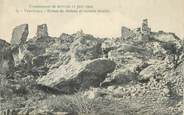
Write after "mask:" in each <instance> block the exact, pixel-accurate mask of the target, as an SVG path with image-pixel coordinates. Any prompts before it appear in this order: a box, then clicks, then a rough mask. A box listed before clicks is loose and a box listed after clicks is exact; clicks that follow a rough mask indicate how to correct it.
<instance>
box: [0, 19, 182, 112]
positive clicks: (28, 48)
mask: <svg viewBox="0 0 184 115" xmlns="http://www.w3.org/2000/svg"><path fill="white" fill-rule="evenodd" d="M28 33H29V29H28V24H22V25H19V26H17V27H15V28H14V29H13V33H12V39H11V44H10V43H7V42H6V41H4V40H1V39H0V103H1V108H0V114H2V115H18V114H21V115H23V114H28V115H32V114H41V115H42V114H43V115H45V114H49V115H54V114H59V115H60V114H62V115H64V114H71V115H75V114H76V115H78V114H97V115H98V114H110V115H111V114H126V115H130V114H132V115H144V114H146V115H155V114H160V115H182V111H183V87H184V72H183V67H184V42H183V40H182V39H180V38H179V37H177V36H176V35H175V34H174V33H166V32H164V31H159V32H152V31H151V28H150V27H149V25H148V20H147V19H144V20H143V22H142V25H141V27H138V28H135V29H129V28H127V27H124V26H123V27H122V28H121V36H120V37H118V38H95V37H94V36H92V35H89V34H85V33H84V32H83V31H82V30H81V31H78V32H77V33H74V34H66V33H63V34H61V36H59V37H51V36H49V35H48V28H47V25H46V24H42V25H38V27H37V33H36V37H34V38H31V39H29V40H27V36H28ZM77 95H78V96H77Z"/></svg>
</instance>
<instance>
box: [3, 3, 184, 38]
mask: <svg viewBox="0 0 184 115" xmlns="http://www.w3.org/2000/svg"><path fill="white" fill-rule="evenodd" d="M41 4H44V5H51V4H53V5H54V4H55V5H57V4H60V5H67V4H69V5H71V4H75V5H76V4H78V5H86V4H88V5H93V6H94V8H95V9H108V10H110V13H98V14H95V13H84V14H66V13H65V14H59V13H49V14H39V13H17V12H16V9H26V8H28V6H29V5H41ZM144 18H148V20H149V26H150V27H151V28H152V30H153V31H158V30H164V31H166V32H174V33H176V34H177V35H178V36H179V37H181V38H183V37H184V0H0V38H1V39H6V40H7V41H10V39H11V33H12V29H13V28H14V27H15V26H17V25H20V24H23V23H28V24H29V33H30V34H29V37H33V36H34V35H35V33H36V27H37V25H38V24H42V23H46V24H47V25H48V30H49V34H50V35H51V36H55V37H57V36H60V34H62V33H74V32H76V31H78V30H80V29H83V31H84V32H85V33H89V34H93V35H95V36H97V37H118V36H120V30H121V29H120V28H121V26H127V27H130V28H136V27H139V26H140V25H141V21H142V19H144Z"/></svg>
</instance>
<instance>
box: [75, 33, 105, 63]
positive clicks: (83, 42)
mask: <svg viewBox="0 0 184 115" xmlns="http://www.w3.org/2000/svg"><path fill="white" fill-rule="evenodd" d="M71 54H72V55H73V58H75V60H76V61H85V60H91V59H96V58H100V57H101V55H102V49H101V42H100V40H99V39H96V38H94V37H93V36H91V35H85V36H82V37H80V38H78V40H76V41H75V43H73V45H72V49H71Z"/></svg>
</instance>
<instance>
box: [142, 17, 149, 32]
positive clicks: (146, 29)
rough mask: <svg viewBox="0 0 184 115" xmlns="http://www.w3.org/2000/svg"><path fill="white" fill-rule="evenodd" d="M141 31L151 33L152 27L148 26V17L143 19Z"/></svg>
mask: <svg viewBox="0 0 184 115" xmlns="http://www.w3.org/2000/svg"><path fill="white" fill-rule="evenodd" d="M141 31H142V34H143V35H149V34H150V32H151V28H149V26H148V19H143V21H142V27H141Z"/></svg>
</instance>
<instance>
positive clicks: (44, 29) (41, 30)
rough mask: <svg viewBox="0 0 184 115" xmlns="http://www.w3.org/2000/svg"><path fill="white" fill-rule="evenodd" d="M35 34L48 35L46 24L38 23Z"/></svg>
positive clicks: (41, 36)
mask: <svg viewBox="0 0 184 115" xmlns="http://www.w3.org/2000/svg"><path fill="white" fill-rule="evenodd" d="M36 35H37V38H44V37H48V29H47V25H46V24H42V25H38V26H37V33H36Z"/></svg>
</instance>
